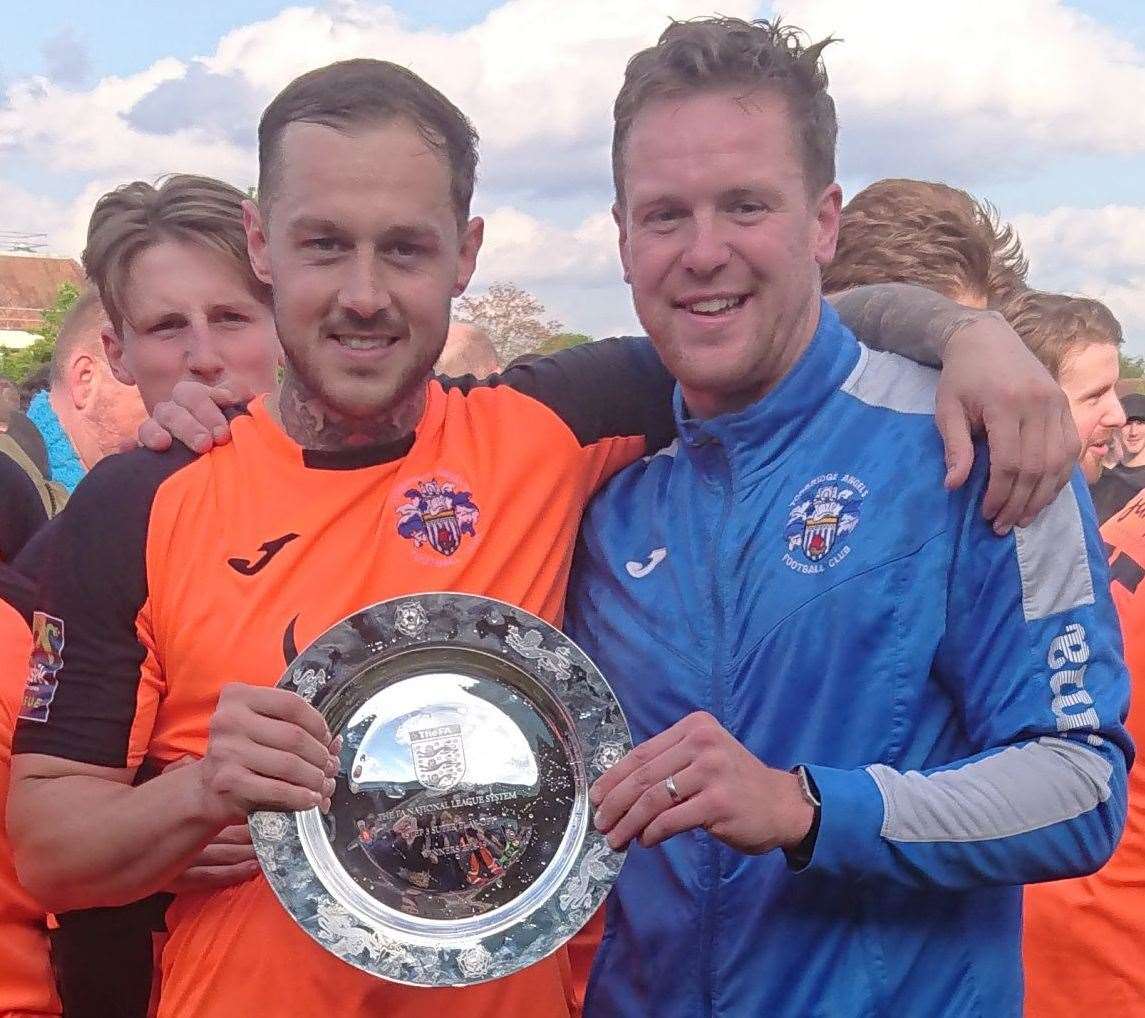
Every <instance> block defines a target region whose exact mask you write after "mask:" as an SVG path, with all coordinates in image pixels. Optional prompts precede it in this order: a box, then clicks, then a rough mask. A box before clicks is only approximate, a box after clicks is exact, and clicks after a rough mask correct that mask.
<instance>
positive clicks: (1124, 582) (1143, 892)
mask: <svg viewBox="0 0 1145 1018" xmlns="http://www.w3.org/2000/svg"><path fill="white" fill-rule="evenodd" d="M1101 536H1102V537H1103V538H1104V539H1105V543H1106V546H1107V547H1108V549H1109V571H1110V578H1111V588H1110V589H1111V593H1112V595H1113V603H1114V605H1115V606H1116V608H1117V615H1118V618H1119V619H1120V621H1121V633H1122V637H1123V639H1124V641H1125V663H1126V665H1127V666H1128V667H1129V676H1130V680H1131V682H1132V684H1133V693H1132V700H1131V704H1130V710H1129V719H1128V721H1127V722H1126V727H1127V728H1128V729H1129V734H1130V735H1131V736H1132V737H1133V741H1134V742H1136V743H1137V745H1139V746H1140V745H1145V710H1142V709H1141V707H1140V704H1141V699H1142V697H1143V696H1145V584H1142V582H1141V581H1142V580H1143V579H1145V565H1143V563H1145V492H1142V493H1141V494H1139V495H1138V496H1137V497H1136V498H1135V499H1134V500H1133V501H1131V502H1130V503H1129V504H1128V505H1127V506H1126V507H1125V508H1124V509H1122V510H1121V512H1119V513H1118V514H1117V515H1116V516H1114V517H1112V518H1111V519H1110V520H1108V521H1107V522H1106V523H1105V525H1104V526H1103V527H1102V528H1101ZM1024 956H1025V966H1026V1014H1027V1015H1028V1016H1029V1018H1059V1016H1060V1018H1074V1016H1075V1015H1076V1014H1077V1012H1078V999H1079V995H1080V994H1084V999H1085V1002H1086V1007H1087V1008H1091V1007H1092V1009H1093V1010H1094V1011H1095V1012H1096V1013H1098V1014H1108V1015H1125V1016H1130V1015H1142V1014H1145V772H1143V771H1142V769H1141V768H1140V767H1134V768H1133V769H1132V770H1130V772H1129V813H1128V816H1127V817H1126V820H1125V833H1124V834H1123V835H1122V837H1121V844H1120V845H1119V846H1118V849H1117V851H1116V852H1115V853H1114V855H1113V858H1112V859H1110V860H1109V862H1108V863H1107V864H1106V865H1105V866H1104V867H1103V868H1102V869H1100V870H1098V871H1097V872H1096V873H1094V874H1093V875H1092V876H1088V877H1081V878H1079V879H1077V880H1061V881H1057V882H1056V883H1051V884H1038V885H1035V886H1033V887H1030V888H1027V890H1026V910H1025V948H1024ZM1073 987H1077V988H1078V989H1077V993H1076V994H1075V993H1074V992H1073V991H1072V989H1071V988H1073Z"/></svg>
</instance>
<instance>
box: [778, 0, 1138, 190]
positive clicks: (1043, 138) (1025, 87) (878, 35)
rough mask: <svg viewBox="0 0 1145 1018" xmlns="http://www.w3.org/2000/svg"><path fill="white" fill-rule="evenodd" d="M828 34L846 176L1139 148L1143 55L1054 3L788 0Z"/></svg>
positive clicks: (801, 18)
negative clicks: (831, 37) (831, 39)
mask: <svg viewBox="0 0 1145 1018" xmlns="http://www.w3.org/2000/svg"><path fill="white" fill-rule="evenodd" d="M781 6H782V10H783V13H784V15H785V17H786V19H787V20H788V21H790V22H791V23H793V24H796V25H799V26H800V27H803V28H806V29H807V30H808V31H809V32H810V33H811V34H812V35H813V36H814V37H815V38H822V37H823V36H825V35H827V34H832V35H835V36H837V37H838V38H840V39H841V40H842V41H841V42H839V43H838V44H834V45H832V46H830V47H829V48H828V49H827V51H826V60H827V65H828V70H829V72H830V77H831V91H832V94H833V95H834V97H835V100H836V102H837V104H838V107H839V118H840V123H841V137H842V159H843V164H844V166H845V168H846V172H847V173H849V174H864V175H868V176H870V177H884V176H940V177H942V178H944V179H947V180H949V179H962V180H969V181H973V182H975V183H978V184H981V183H982V182H987V181H990V180H998V179H1003V178H1007V177H1014V176H1022V175H1025V174H1026V173H1028V172H1029V171H1031V170H1032V169H1034V168H1036V167H1037V166H1038V165H1039V164H1040V163H1042V162H1043V161H1044V160H1046V159H1048V158H1052V157H1054V156H1056V155H1059V154H1061V153H1065V152H1080V153H1089V154H1092V153H1095V152H1111V153H1127V152H1142V151H1145V103H1142V101H1141V97H1142V96H1143V95H1145V53H1143V52H1142V51H1140V50H1138V49H1135V48H1134V47H1133V46H1132V45H1131V44H1130V43H1128V42H1126V41H1124V40H1123V39H1122V38H1121V37H1119V36H1118V35H1116V34H1115V33H1114V32H1113V31H1112V30H1110V29H1108V28H1106V27H1104V26H1102V25H1101V24H1099V23H1098V22H1097V21H1094V20H1093V19H1091V18H1089V17H1087V16H1086V15H1084V14H1082V13H1081V12H1079V11H1077V10H1076V9H1073V8H1071V7H1068V6H1066V4H1065V3H1064V2H1062V0H1004V2H1001V3H1000V2H998V0H961V2H959V3H956V4H934V3H918V2H916V0H879V2H868V3H855V2H854V0H790V2H787V3H783V4H782V5H781Z"/></svg>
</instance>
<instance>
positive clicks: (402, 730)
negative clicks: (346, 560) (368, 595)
mask: <svg viewBox="0 0 1145 1018" xmlns="http://www.w3.org/2000/svg"><path fill="white" fill-rule="evenodd" d="M278 685H279V686H280V687H281V688H286V689H291V690H294V691H295V692H296V693H298V695H299V696H301V697H303V698H304V699H305V700H308V701H309V702H310V703H312V704H313V705H314V707H315V708H316V709H317V710H318V711H319V713H321V714H322V716H323V717H324V718H325V719H326V723H327V724H328V725H329V726H330V730H331V731H332V732H334V733H335V734H340V735H341V736H342V739H343V743H342V751H341V755H340V767H339V771H338V775H337V778H336V788H335V791H334V795H333V798H332V800H331V807H330V811H329V813H327V814H325V815H324V814H322V813H321V812H320V811H319V810H318V809H311V810H307V811H306V812H302V813H272V812H259V813H252V814H251V816H250V831H251V835H252V838H253V840H254V845H255V849H256V851H257V853H258V859H259V862H260V863H261V864H262V870H263V872H264V873H265V874H266V878H267V880H268V881H269V882H270V886H271V887H273V888H274V891H275V893H276V894H277V895H278V898H279V900H280V901H281V902H282V904H283V905H284V906H285V907H286V909H287V911H288V912H290V914H291V915H292V916H293V917H294V919H295V920H296V921H297V922H298V923H299V925H300V926H302V928H303V929H304V930H306V932H307V933H309V934H310V936H312V937H313V938H314V939H315V940H316V941H318V943H319V944H321V945H322V946H323V947H324V948H326V950H327V951H330V952H331V953H332V954H335V955H337V956H338V957H339V958H341V959H343V960H344V961H347V962H349V963H350V964H351V965H354V966H356V967H358V968H360V969H363V970H365V971H366V972H370V973H373V974H374V975H377V976H380V977H382V978H383V979H389V980H392V981H393V982H398V983H407V984H410V985H416V986H447V985H448V986H464V985H469V984H472V983H479V982H484V981H486V980H489V979H499V978H501V977H502V976H507V975H509V974H510V973H512V972H516V971H517V970H518V969H522V968H525V967H526V966H528V965H532V964H533V963H534V962H537V961H539V960H540V959H542V958H544V957H545V956H546V955H548V954H551V953H552V952H553V951H555V950H556V949H557V948H558V947H560V946H561V945H562V944H563V943H564V942H565V941H566V940H568V939H569V938H570V937H571V936H572V935H573V934H574V933H576V931H577V930H579V929H580V928H581V927H582V926H583V925H584V924H585V923H586V922H587V921H588V919H589V918H590V917H591V916H592V914H593V912H595V911H596V908H597V906H598V905H599V904H600V903H601V901H602V900H603V899H604V896H605V895H606V894H607V893H608V890H609V888H610V887H611V886H612V883H613V881H614V880H615V879H616V875H617V873H618V872H619V870H620V864H621V862H622V861H623V858H624V857H623V854H622V853H618V852H614V851H612V849H610V848H609V847H608V844H607V842H606V841H605V840H604V838H603V837H601V836H600V835H599V834H598V833H597V831H596V829H595V828H594V827H593V825H592V807H591V804H590V803H589V799H588V789H589V786H590V785H591V784H592V783H593V782H594V781H595V780H596V779H597V778H598V777H600V775H601V774H603V773H604V771H605V770H607V769H608V768H609V767H610V766H611V765H612V764H614V763H615V762H616V761H617V760H619V759H620V757H622V756H623V755H624V754H625V753H626V752H628V750H629V749H630V748H631V746H632V740H631V736H630V735H629V732H628V725H627V722H626V721H625V720H624V715H623V713H622V712H621V710H620V706H619V704H618V703H617V702H616V697H615V696H614V695H613V693H612V690H611V689H610V688H609V686H608V683H607V682H605V680H604V678H603V676H602V675H601V674H600V672H599V671H598V670H597V668H596V666H595V665H593V663H592V661H590V660H589V658H588V657H587V656H586V655H585V654H584V652H583V651H581V650H580V648H579V647H577V646H576V644H574V643H573V642H572V641H571V640H569V639H568V637H566V636H565V635H564V634H563V633H561V632H560V631H559V630H557V629H555V628H554V627H553V626H551V625H549V624H548V623H547V622H545V621H543V620H542V619H539V618H537V617H536V616H535V615H531V614H529V613H528V612H526V611H523V610H522V609H520V608H516V607H513V606H512V605H508V604H504V603H502V602H500V601H494V600H491V599H489V598H485V597H474V596H472V595H469V594H420V595H417V596H413V597H403V598H397V599H395V600H392V601H383V602H382V603H380V604H375V605H372V606H371V607H369V608H366V609H364V610H363V611H360V612H358V613H357V614H355V615H351V616H350V617H349V618H347V619H345V620H343V621H342V622H339V623H338V624H337V625H336V626H334V627H333V628H331V629H329V630H327V631H326V632H325V633H324V634H323V635H322V636H320V637H319V638H318V639H317V640H315V641H314V643H312V644H311V645H310V646H309V647H307V648H306V649H305V650H304V651H303V652H302V653H301V654H300V655H299V656H298V657H297V658H296V659H295V661H294V662H293V663H292V664H291V666H290V667H289V668H288V669H287V672H286V674H285V675H284V676H283V678H282V679H281V681H280V682H279V683H278Z"/></svg>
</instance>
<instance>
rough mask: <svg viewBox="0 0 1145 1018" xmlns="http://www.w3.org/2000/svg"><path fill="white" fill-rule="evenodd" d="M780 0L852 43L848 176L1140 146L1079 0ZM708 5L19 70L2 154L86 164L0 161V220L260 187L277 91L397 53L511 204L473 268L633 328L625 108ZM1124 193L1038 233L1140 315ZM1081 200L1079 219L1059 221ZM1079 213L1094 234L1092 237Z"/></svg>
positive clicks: (587, 7)
mask: <svg viewBox="0 0 1145 1018" xmlns="http://www.w3.org/2000/svg"><path fill="white" fill-rule="evenodd" d="M761 5H762V0H729V2H724V3H721V4H720V10H721V12H722V13H726V14H733V15H741V16H750V15H752V14H753V13H755V12H756V11H757V10H758V9H759V8H760V7H761ZM780 6H781V8H782V12H783V15H784V17H785V19H786V20H787V21H789V22H790V23H793V24H797V25H800V26H802V27H804V28H806V29H807V30H808V31H809V32H810V33H811V34H812V35H813V36H815V37H820V36H822V35H825V34H828V33H832V34H835V35H837V36H839V37H841V38H842V40H843V41H842V42H841V43H839V44H838V45H833V46H831V47H830V48H829V49H828V50H827V63H828V67H829V70H830V72H831V81H832V93H833V94H834V95H835V98H836V100H837V102H838V105H839V110H840V119H841V124H842V149H841V167H842V169H843V171H844V172H845V173H846V174H847V176H848V177H854V178H863V179H873V178H876V177H880V176H888V175H895V176H921V177H929V178H934V179H945V180H950V181H954V182H957V183H959V184H963V185H969V186H973V187H979V188H980V187H982V186H983V185H985V184H988V183H989V182H991V181H997V180H1003V179H1011V180H1013V179H1017V180H1026V179H1030V178H1031V177H1032V176H1035V175H1036V172H1037V169H1038V167H1040V166H1042V165H1044V164H1046V163H1047V162H1048V161H1052V160H1054V159H1056V158H1058V157H1059V156H1061V155H1062V154H1064V153H1073V152H1080V153H1085V154H1087V155H1089V156H1093V155H1095V154H1100V153H1103V152H1108V153H1132V152H1145V103H1143V102H1141V96H1143V95H1145V54H1143V53H1142V52H1141V51H1140V50H1139V49H1135V48H1134V47H1133V45H1132V44H1131V43H1129V42H1127V41H1125V40H1123V39H1121V38H1119V37H1117V36H1116V35H1115V34H1114V33H1113V31H1112V30H1110V29H1108V28H1106V27H1103V26H1102V25H1101V24H1100V23H1098V22H1096V21H1094V20H1092V19H1090V18H1087V17H1086V16H1085V15H1083V14H1081V13H1079V12H1078V11H1077V10H1075V9H1073V8H1070V7H1068V6H1066V3H1065V2H1064V0H1004V2H1001V3H999V2H998V0H962V2H961V3H959V4H946V5H937V4H921V3H917V2H916V0H868V2H866V3H861V4H859V3H855V2H854V0H785V2H782V3H781V4H780ZM710 10H711V6H710V0H702V2H691V0H678V2H673V0H668V2H657V0H626V2H625V3H622V4H615V3H613V2H611V0H579V2H578V3H575V4H569V3H566V2H562V0H508V2H506V3H504V4H502V5H501V6H500V7H498V8H496V9H495V10H494V11H492V12H491V13H490V14H489V15H488V16H487V17H486V18H485V19H484V20H483V21H482V22H481V23H479V24H476V25H473V26H471V27H468V28H465V29H463V30H459V31H453V32H445V31H438V30H432V29H411V28H409V27H408V25H407V24H406V23H405V22H403V21H402V19H401V18H400V17H399V16H398V15H397V14H395V12H394V11H393V10H391V9H390V8H388V7H386V6H383V5H381V4H378V3H371V2H367V0H332V2H330V3H326V4H317V3H313V4H311V5H310V6H305V7H292V8H289V9H286V10H283V11H282V12H281V13H279V14H277V15H276V16H274V17H272V18H268V19H265V20H263V21H260V22H258V23H256V24H251V25H246V26H243V27H240V28H238V29H235V30H234V31H231V32H229V33H228V34H226V35H225V36H224V37H223V38H221V39H220V40H219V42H218V44H217V46H216V47H215V48H214V52H212V53H207V54H204V55H203V56H202V57H201V58H199V59H196V60H190V61H183V60H176V59H173V58H167V59H162V60H159V61H157V62H156V63H154V64H152V65H151V66H150V67H147V68H144V69H142V70H140V71H139V72H138V73H135V74H129V75H123V76H120V77H108V78H105V79H103V80H101V81H99V82H98V83H96V84H94V85H92V86H90V87H86V88H85V87H83V85H82V83H81V81H80V79H79V78H78V77H76V78H73V79H72V80H71V81H65V80H63V79H61V78H60V77H59V76H58V75H57V76H56V79H55V80H50V79H49V78H45V77H33V78H27V79H23V80H20V81H16V82H15V83H12V84H10V85H9V87H8V88H7V91H6V95H0V157H2V156H4V155H7V154H11V155H13V156H14V157H15V159H16V160H17V161H18V162H20V163H21V164H22V165H24V166H27V165H28V164H29V162H38V163H41V164H42V165H44V166H47V167H51V168H52V170H53V171H54V173H55V174H56V176H57V178H59V177H63V178H66V179H69V180H78V181H79V184H78V185H76V191H77V192H78V193H76V194H74V195H68V196H67V197H65V198H64V199H62V200H51V199H49V198H46V197H44V196H40V195H36V194H34V193H31V192H30V191H29V188H30V187H31V186H32V185H30V184H27V183H25V185H24V187H23V188H22V189H21V188H16V187H15V186H14V185H12V184H10V183H5V182H4V174H3V169H2V168H0V207H3V208H4V213H5V226H6V227H7V228H24V229H36V230H41V231H45V232H47V233H48V234H49V237H50V240H51V242H52V244H53V245H54V246H56V247H57V248H58V249H59V250H60V251H61V253H68V254H73V255H74V254H78V253H79V250H80V248H81V247H82V239H83V234H84V230H85V227H86V222H87V217H88V215H89V214H90V209H91V206H92V204H93V203H94V200H95V198H96V197H98V195H99V194H101V193H103V192H104V191H106V190H108V189H110V188H112V187H114V186H116V185H118V184H120V183H123V182H125V181H127V180H132V179H139V178H143V179H151V178H154V177H156V176H158V175H160V174H162V173H165V172H171V171H178V170H189V171H194V172H201V173H208V174H213V175H215V176H219V177H222V178H224V179H227V180H230V181H232V182H233V183H235V184H237V185H239V186H243V187H245V186H246V185H247V184H249V183H251V182H252V181H253V180H254V177H255V172H256V163H255V153H254V148H253V141H254V126H255V124H254V121H255V119H256V117H257V112H258V109H259V107H260V106H261V105H262V104H263V103H265V102H266V101H267V100H269V98H270V97H271V96H272V95H273V94H274V93H275V92H276V91H277V90H278V89H280V88H281V87H282V86H283V85H284V84H286V83H287V82H288V81H289V80H291V79H292V78H293V77H295V76H296V75H298V74H300V73H302V72H304V71H306V70H309V69H311V68H313V67H316V66H321V65H322V64H325V63H328V62H330V61H333V60H338V59H345V58H349V57H356V56H370V57H380V58H386V59H393V60H395V61H397V62H400V63H404V64H407V65H408V66H410V67H412V68H413V69H414V70H415V71H417V72H418V73H419V74H422V75H423V76H424V77H425V78H427V80H429V81H431V82H433V83H434V84H436V85H437V86H438V87H440V88H441V89H442V90H443V91H444V92H445V93H446V94H447V95H448V96H450V98H452V99H453V100H454V101H455V102H456V103H457V104H458V105H459V106H460V107H461V108H462V109H464V110H465V111H466V112H467V113H468V114H469V115H470V116H471V117H472V119H473V121H474V122H475V124H476V125H477V127H478V129H479V131H480V132H481V136H482V143H481V154H482V163H481V169H480V174H479V182H478V190H477V195H476V210H477V211H485V210H488V209H493V211H492V212H489V213H487V219H488V229H487V234H486V238H487V239H486V248H485V251H484V252H483V255H482V261H481V268H480V273H479V275H478V277H477V279H476V280H475V286H476V287H477V288H480V287H481V286H483V285H487V284H488V283H489V282H492V281H493V280H495V279H508V280H512V281H514V282H517V283H518V284H519V285H521V286H525V287H526V288H530V289H533V290H534V291H535V292H537V293H538V295H539V296H541V297H542V299H543V300H545V301H546V303H548V304H549V305H550V310H552V311H553V313H554V314H556V315H558V316H560V317H562V318H564V319H565V320H566V322H568V323H569V324H570V325H573V326H575V327H578V328H584V329H590V330H592V331H598V332H607V331H623V330H627V329H630V328H632V327H633V317H632V314H631V310H630V307H629V302H628V296H627V291H626V288H625V287H624V286H623V284H622V283H620V280H619V276H620V272H619V267H618V265H617V261H616V256H615V253H614V251H615V239H614V233H613V227H612V224H611V223H610V222H609V221H608V218H607V215H606V209H607V206H608V203H609V200H610V187H611V184H610V174H609V166H608V145H609V135H610V120H611V116H610V111H611V104H612V101H613V99H614V97H615V93H616V90H617V88H618V87H619V84H620V81H621V78H622V75H623V70H624V65H625V62H626V61H627V59H628V58H629V57H630V56H631V55H632V54H633V53H634V52H635V51H636V50H637V49H639V48H640V47H642V46H645V45H648V44H650V43H651V42H652V41H654V39H655V38H656V36H657V34H658V33H659V32H660V31H661V30H662V28H663V27H664V26H665V25H666V23H667V19H668V17H669V15H673V16H677V17H685V16H691V15H695V14H701V13H709V12H710ZM66 77H67V76H66V75H65V76H64V78H65V79H66ZM21 179H22V180H26V176H25V177H21ZM566 199H568V200H567V201H566ZM1069 200H1070V198H1069V196H1068V195H1063V196H1062V199H1061V201H1062V203H1063V204H1065V203H1067V202H1068V201H1069ZM546 202H547V203H549V206H548V208H546ZM558 204H560V205H562V207H563V208H564V212H563V213H556V212H554V206H556V205H558ZM1142 204H1145V199H1143V200H1142ZM568 207H574V208H577V209H579V210H581V211H580V214H579V216H578V217H576V218H577V219H578V220H579V223H578V224H575V225H571V226H570V225H567V223H568V221H569V219H568V217H569V213H568V211H567V209H568ZM9 210H14V211H12V212H10V211H9ZM593 210H598V212H596V213H594V214H592V215H587V217H586V213H587V212H592V211H593ZM1004 211H1006V212H1012V211H1013V210H1004ZM1123 211H1124V213H1125V215H1126V216H1127V217H1128V219H1127V221H1130V220H1131V221H1132V222H1133V223H1136V224H1137V225H1136V228H1135V231H1134V230H1133V229H1129V228H1126V229H1125V230H1123V231H1118V230H1117V229H1116V228H1115V226H1114V225H1113V224H1111V222H1109V221H1108V220H1107V219H1102V218H1101V216H1099V215H1098V213H1101V214H1102V215H1104V214H1105V213H1106V210H1081V211H1078V210H1072V211H1070V210H1064V209H1061V210H1057V211H1056V212H1055V213H1051V214H1050V215H1049V216H1045V217H1032V218H1031V217H1026V218H1025V219H1023V220H1022V226H1023V234H1025V235H1026V241H1027V244H1028V246H1029V247H1030V250H1031V254H1032V256H1033V260H1034V275H1035V281H1041V280H1042V279H1045V280H1047V282H1046V283H1045V284H1044V285H1052V286H1055V287H1058V288H1071V289H1075V290H1085V291H1086V292H1091V293H1094V294H1095V295H1099V296H1101V295H1105V296H1107V298H1108V299H1109V301H1110V303H1111V304H1116V305H1117V306H1116V307H1115V310H1118V312H1119V314H1121V316H1122V317H1123V319H1124V320H1125V322H1126V325H1127V327H1128V328H1129V331H1130V332H1131V333H1132V332H1133V331H1137V332H1138V333H1139V334H1140V333H1141V332H1142V331H1143V330H1142V322H1143V321H1145V309H1143V308H1142V307H1141V301H1142V300H1143V299H1145V298H1142V297H1141V296H1139V294H1141V293H1142V292H1145V287H1142V286H1140V281H1141V279H1142V276H1143V275H1145V273H1143V270H1142V268H1141V265H1142V261H1143V260H1145V259H1142V258H1141V257H1140V256H1139V251H1138V249H1135V248H1133V246H1132V245H1133V241H1132V240H1131V239H1129V238H1130V237H1136V236H1145V231H1143V230H1142V229H1141V227H1142V226H1143V225H1145V223H1142V222H1141V218H1140V217H1141V216H1142V215H1143V213H1142V212H1141V210H1140V209H1128V210H1123ZM1058 213H1061V216H1059V217H1058V218H1057V219H1055V218H1054V217H1055V216H1058ZM1069 216H1076V221H1074V222H1070V223H1064V222H1063V221H1062V220H1063V219H1064V218H1068V217H1069ZM1134 217H1136V218H1134ZM8 220H13V222H12V223H9V222H8ZM559 223H564V224H566V225H559ZM1083 224H1088V225H1087V227H1086V228H1090V229H1092V230H1093V231H1095V233H1094V234H1093V236H1092V237H1086V238H1082V237H1077V236H1075V234H1076V232H1077V231H1079V230H1081V229H1082V226H1083ZM1046 230H1058V231H1072V232H1069V236H1070V238H1073V239H1070V240H1069V241H1068V245H1067V246H1069V248H1070V250H1071V251H1072V252H1073V254H1074V255H1076V256H1078V257H1079V258H1080V261H1075V260H1074V259H1073V258H1072V257H1066V256H1064V255H1063V254H1062V250H1063V249H1062V248H1061V246H1060V245H1059V244H1058V242H1056V241H1045V242H1043V241H1042V240H1041V238H1042V237H1043V235H1044V231H1046ZM1082 265H1084V266H1085V269H1084V271H1083V270H1082V268H1081V266H1082ZM1058 280H1060V282H1059V281H1058Z"/></svg>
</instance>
